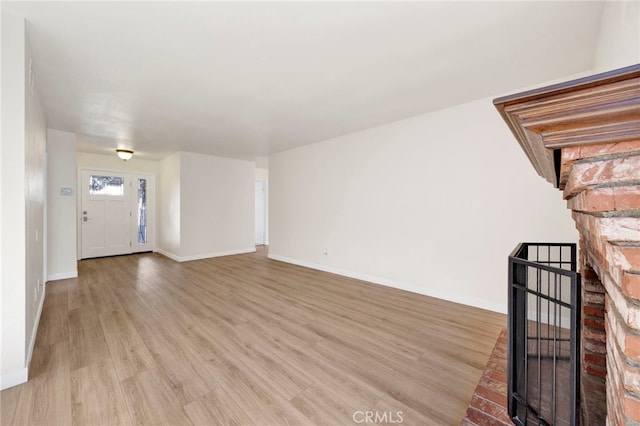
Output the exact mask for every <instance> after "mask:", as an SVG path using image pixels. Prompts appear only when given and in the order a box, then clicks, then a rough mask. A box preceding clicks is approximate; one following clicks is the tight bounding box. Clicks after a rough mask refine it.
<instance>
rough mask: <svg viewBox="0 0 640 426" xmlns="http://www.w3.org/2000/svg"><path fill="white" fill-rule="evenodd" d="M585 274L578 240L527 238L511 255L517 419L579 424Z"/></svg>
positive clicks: (512, 388) (510, 400) (511, 394)
mask: <svg viewBox="0 0 640 426" xmlns="http://www.w3.org/2000/svg"><path fill="white" fill-rule="evenodd" d="M579 316H580V274H578V273H577V272H576V245H575V244H556V243H522V244H519V245H518V246H517V247H516V248H515V250H514V251H513V252H512V253H511V256H509V325H508V331H509V346H508V371H507V375H508V382H507V388H508V389H507V392H508V395H507V405H508V407H507V408H508V411H509V416H510V417H511V419H512V420H513V422H514V423H515V424H517V425H575V424H577V423H578V421H577V413H578V389H579V380H580V379H579V349H580V344H579V334H578V331H579V327H580V322H579Z"/></svg>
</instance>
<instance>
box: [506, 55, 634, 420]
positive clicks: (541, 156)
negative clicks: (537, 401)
mask: <svg viewBox="0 0 640 426" xmlns="http://www.w3.org/2000/svg"><path fill="white" fill-rule="evenodd" d="M494 103H495V105H496V107H497V108H498V110H499V112H500V114H501V115H502V117H503V118H504V120H505V121H506V123H507V124H508V126H509V127H510V129H511V131H512V132H513V134H514V136H515V137H516V139H517V140H518V142H519V143H520V145H521V146H522V148H523V150H524V151H525V153H526V154H527V156H528V157H529V159H530V161H531V163H532V165H533V167H534V168H535V169H536V171H537V172H538V174H539V175H540V176H542V177H543V178H545V179H546V180H547V181H549V182H550V183H551V184H553V185H554V186H555V187H556V188H558V189H560V190H561V191H562V194H563V197H564V199H565V200H566V201H567V206H568V208H569V209H571V210H572V216H573V218H574V220H575V223H576V228H577V229H578V232H579V236H580V242H579V256H578V265H577V269H578V271H579V272H580V274H581V276H582V278H583V282H582V290H581V294H580V298H581V306H580V316H581V320H580V326H579V331H580V333H579V334H580V338H579V346H580V357H579V358H580V374H579V382H580V414H576V415H575V417H576V418H575V419H574V421H575V422H576V424H579V422H580V421H581V422H582V424H584V425H602V424H603V423H606V424H607V425H636V424H638V423H640V64H639V65H634V66H631V67H627V68H623V69H619V70H615V71H611V72H607V73H603V74H598V75H595V76H591V77H587V78H583V79H579V80H574V81H570V82H567V83H562V84H558V85H554V86H550V87H546V88H542V89H538V90H533V91H529V92H525V93H521V94H516V95H513V96H508V97H504V98H500V99H496V100H495V101H494ZM605 395H606V397H605Z"/></svg>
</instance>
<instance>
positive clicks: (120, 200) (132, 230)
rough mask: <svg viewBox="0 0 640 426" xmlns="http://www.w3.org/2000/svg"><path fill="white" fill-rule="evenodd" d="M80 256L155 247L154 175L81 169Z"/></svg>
mask: <svg viewBox="0 0 640 426" xmlns="http://www.w3.org/2000/svg"><path fill="white" fill-rule="evenodd" d="M81 180H82V181H81V185H80V187H81V197H82V201H81V211H80V213H81V214H80V223H81V228H80V232H81V241H82V244H81V258H82V259H88V258H92V257H101V256H115V255H119V254H129V253H135V252H140V251H150V250H153V248H154V243H155V239H154V235H153V234H154V227H153V226H151V225H153V206H152V204H151V202H152V201H153V194H151V192H153V191H154V189H155V188H154V179H153V175H134V174H128V173H119V172H112V171H109V172H106V171H98V170H82V172H81Z"/></svg>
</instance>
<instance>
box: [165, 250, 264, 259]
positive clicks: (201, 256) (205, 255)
mask: <svg viewBox="0 0 640 426" xmlns="http://www.w3.org/2000/svg"><path fill="white" fill-rule="evenodd" d="M156 251H157V252H158V253H160V254H161V255H163V256H167V257H168V258H169V259H172V260H175V261H176V262H189V261H192V260H200V259H209V258H211V257H222V256H232V255H234V254H245V253H255V251H256V248H255V247H251V248H246V249H238V250H227V251H219V252H216V253H203V254H195V255H191V256H177V255H175V254H173V253H171V252H168V251H166V250H162V249H157V250H156Z"/></svg>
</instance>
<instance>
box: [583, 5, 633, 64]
mask: <svg viewBox="0 0 640 426" xmlns="http://www.w3.org/2000/svg"><path fill="white" fill-rule="evenodd" d="M637 63H640V2H638V1H608V2H605V7H604V13H603V16H602V22H601V24H600V35H599V37H598V45H597V49H596V58H595V63H594V71H595V72H604V71H609V70H613V69H616V68H622V67H625V66H628V65H633V64H637Z"/></svg>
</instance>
